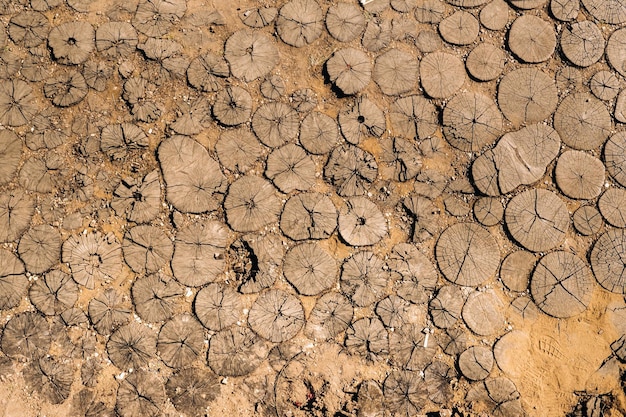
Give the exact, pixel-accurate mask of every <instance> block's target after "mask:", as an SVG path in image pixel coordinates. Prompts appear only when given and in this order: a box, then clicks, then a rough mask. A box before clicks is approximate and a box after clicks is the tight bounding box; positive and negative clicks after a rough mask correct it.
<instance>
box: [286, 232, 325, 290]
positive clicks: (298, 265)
mask: <svg viewBox="0 0 626 417" xmlns="http://www.w3.org/2000/svg"><path fill="white" fill-rule="evenodd" d="M283 274H284V275H285V278H286V279H287V281H289V282H290V283H291V285H293V286H294V287H295V288H296V290H297V291H298V293H299V294H302V295H318V294H320V293H321V292H322V291H325V290H327V289H329V288H331V287H332V286H333V285H334V284H335V282H336V280H337V265H336V263H335V260H334V259H333V257H332V256H331V255H330V254H329V253H328V252H326V251H325V250H324V249H322V248H321V247H320V246H319V245H318V244H317V243H301V244H299V245H297V246H294V247H293V248H291V249H290V250H289V251H288V252H287V254H286V255H285V261H284V263H283Z"/></svg>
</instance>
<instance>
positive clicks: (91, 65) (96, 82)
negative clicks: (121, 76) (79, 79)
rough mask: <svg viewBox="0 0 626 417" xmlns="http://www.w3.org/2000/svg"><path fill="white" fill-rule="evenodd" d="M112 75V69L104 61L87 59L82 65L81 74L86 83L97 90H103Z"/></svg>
mask: <svg viewBox="0 0 626 417" xmlns="http://www.w3.org/2000/svg"><path fill="white" fill-rule="evenodd" d="M112 75H113V69H112V68H111V67H109V66H107V65H106V64H105V63H104V62H101V61H99V62H97V61H92V60H89V61H87V62H86V63H85V65H84V66H83V76H84V77H85V82H86V83H87V85H88V86H89V87H90V88H92V89H94V90H96V91H98V92H103V91H104V90H106V88H107V82H108V81H109V79H110V78H111V76H112Z"/></svg>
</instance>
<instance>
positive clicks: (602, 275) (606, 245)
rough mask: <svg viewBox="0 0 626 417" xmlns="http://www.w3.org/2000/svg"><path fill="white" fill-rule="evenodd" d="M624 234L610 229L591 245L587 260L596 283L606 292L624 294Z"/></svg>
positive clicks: (625, 292)
mask: <svg viewBox="0 0 626 417" xmlns="http://www.w3.org/2000/svg"><path fill="white" fill-rule="evenodd" d="M624 245H626V232H625V231H624V230H623V229H622V230H620V229H611V230H609V231H607V232H606V233H604V234H602V235H601V236H600V237H599V238H598V240H597V241H596V243H595V244H594V245H593V249H592V250H591V254H590V256H589V260H590V262H591V267H592V268H593V274H594V275H595V277H596V280H597V281H598V283H599V284H600V285H601V286H602V287H603V288H604V289H606V290H607V291H611V292H614V293H617V294H626V266H625V265H626V253H625V252H624V251H623V248H624Z"/></svg>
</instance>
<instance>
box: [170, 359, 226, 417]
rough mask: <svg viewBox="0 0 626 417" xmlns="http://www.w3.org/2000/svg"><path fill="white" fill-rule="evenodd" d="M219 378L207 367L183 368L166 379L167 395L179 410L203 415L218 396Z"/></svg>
mask: <svg viewBox="0 0 626 417" xmlns="http://www.w3.org/2000/svg"><path fill="white" fill-rule="evenodd" d="M220 390H221V385H220V380H219V378H217V376H216V375H215V374H214V373H213V372H211V371H210V370H209V369H207V368H185V369H182V370H180V371H179V372H176V373H175V374H173V375H172V376H170V378H169V379H168V380H167V383H166V384H165V391H166V393H167V397H168V398H169V399H170V401H172V404H173V405H174V407H175V408H176V410H178V411H179V412H182V413H185V415H187V416H189V417H204V415H205V413H206V409H207V407H208V406H209V404H211V403H212V402H213V401H215V399H216V398H217V397H218V396H219V394H220Z"/></svg>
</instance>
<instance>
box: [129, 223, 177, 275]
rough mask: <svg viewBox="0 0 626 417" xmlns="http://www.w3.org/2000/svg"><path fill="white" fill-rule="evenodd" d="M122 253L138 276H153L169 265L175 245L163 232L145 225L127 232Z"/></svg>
mask: <svg viewBox="0 0 626 417" xmlns="http://www.w3.org/2000/svg"><path fill="white" fill-rule="evenodd" d="M122 251H123V253H124V260H125V261H126V264H127V265H128V266H129V267H130V269H132V270H133V271H134V272H136V273H138V274H151V273H154V272H157V271H158V270H159V269H161V268H162V267H163V266H164V265H166V264H167V263H169V261H170V260H171V259H172V254H173V252H174V245H173V244H172V241H171V240H170V238H169V237H168V236H167V234H165V232H164V231H163V230H161V229H159V228H158V227H156V226H148V225H143V226H135V227H133V228H131V229H130V230H128V232H126V234H125V235H124V241H123V242H122Z"/></svg>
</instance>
